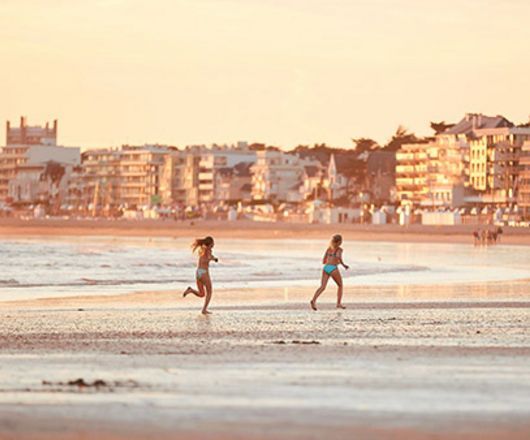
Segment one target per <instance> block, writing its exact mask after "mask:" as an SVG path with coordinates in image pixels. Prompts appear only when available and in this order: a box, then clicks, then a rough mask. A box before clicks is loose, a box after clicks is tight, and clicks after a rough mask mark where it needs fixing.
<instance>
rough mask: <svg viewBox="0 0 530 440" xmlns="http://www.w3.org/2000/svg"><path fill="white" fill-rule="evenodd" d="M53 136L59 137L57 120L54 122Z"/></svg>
mask: <svg viewBox="0 0 530 440" xmlns="http://www.w3.org/2000/svg"><path fill="white" fill-rule="evenodd" d="M53 134H54V135H55V136H57V119H54V120H53Z"/></svg>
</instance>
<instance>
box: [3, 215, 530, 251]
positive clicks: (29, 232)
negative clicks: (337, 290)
mask: <svg viewBox="0 0 530 440" xmlns="http://www.w3.org/2000/svg"><path fill="white" fill-rule="evenodd" d="M488 228H489V229H493V226H488V225H457V226H423V225H409V226H400V225H360V224H335V225H323V224H307V223H282V222H275V223H271V222H252V221H246V220H240V221H235V222H229V221H225V220H206V221H205V220H188V221H175V220H139V221H131V220H110V219H87V220H72V219H58V218H55V219H29V220H21V219H10V218H3V219H2V218H0V236H5V237H9V236H61V235H69V236H90V235H99V236H102V235H106V236H128V237H135V236H136V237H137V236H141V237H177V238H181V237H193V236H198V237H200V236H204V235H208V234H214V233H215V235H216V237H222V238H247V239H248V238H253V239H254V238H266V239H271V238H313V239H317V238H320V239H326V240H327V239H329V237H330V236H331V235H333V234H335V233H336V232H337V231H338V230H340V232H341V234H342V235H343V236H344V238H345V239H349V240H360V241H394V242H417V243H425V242H429V243H448V242H452V243H466V244H473V236H472V234H473V231H475V230H477V229H488ZM503 229H504V234H502V237H501V241H502V242H503V243H505V244H515V245H530V228H514V227H505V228H503Z"/></svg>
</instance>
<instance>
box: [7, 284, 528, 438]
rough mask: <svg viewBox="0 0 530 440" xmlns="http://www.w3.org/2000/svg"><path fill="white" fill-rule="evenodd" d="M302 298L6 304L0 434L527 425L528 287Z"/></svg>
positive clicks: (221, 433)
mask: <svg viewBox="0 0 530 440" xmlns="http://www.w3.org/2000/svg"><path fill="white" fill-rule="evenodd" d="M376 289H377V291H376ZM306 296H307V289H305V290H304V289H299V290H297V289H291V290H289V291H288V292H286V291H283V290H281V289H276V290H274V289H272V290H270V291H263V290H252V291H251V290H241V291H237V292H229V291H218V292H216V296H215V297H214V302H213V305H212V310H213V311H214V314H213V315H212V316H209V317H204V316H201V315H199V313H198V311H199V308H200V301H199V300H196V299H192V298H189V299H186V300H182V299H181V298H180V296H179V293H178V292H164V293H153V292H145V293H139V294H134V295H125V296H110V297H86V298H69V299H58V298H54V299H50V300H45V299H41V300H34V301H19V302H11V303H8V302H3V303H0V439H2V440H3V439H46V440H48V439H85V438H96V437H97V438H102V439H108V440H117V439H120V440H121V439H126V438H127V439H136V438H138V439H140V438H157V439H228V438H229V439H243V438H244V439H322V438H326V439H344V438H363V439H364V438H367V439H413V440H415V439H434V438H436V439H479V438H480V439H523V438H528V436H529V435H530V423H529V422H528V420H530V319H529V318H530V282H528V281H525V280H521V281H517V282H509V283H502V282H498V283H488V284H484V285H456V286H451V287H448V286H410V287H408V288H404V287H403V286H395V287H391V286H389V287H384V288H374V287H372V288H362V287H356V288H349V289H347V290H346V298H347V304H348V306H349V308H348V310H346V311H337V310H336V309H334V308H333V303H332V301H333V299H334V290H333V289H330V291H329V292H327V293H326V294H325V297H324V298H323V301H322V304H321V305H322V310H321V311H319V312H317V313H313V312H310V311H309V309H308V305H307V304H306V301H305V297H306ZM242 299H245V303H244V306H242V305H241V302H242ZM78 378H82V379H83V380H84V381H86V382H87V383H88V384H92V383H93V382H94V381H95V380H98V379H101V380H102V381H104V385H102V386H99V387H92V386H78V385H68V384H67V383H68V381H71V380H76V379H78Z"/></svg>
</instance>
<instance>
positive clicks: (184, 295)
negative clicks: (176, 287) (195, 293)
mask: <svg viewBox="0 0 530 440" xmlns="http://www.w3.org/2000/svg"><path fill="white" fill-rule="evenodd" d="M190 293H191V287H188V288H187V289H186V290H185V291H184V293H183V294H182V297H183V298H186V295H189V294H190Z"/></svg>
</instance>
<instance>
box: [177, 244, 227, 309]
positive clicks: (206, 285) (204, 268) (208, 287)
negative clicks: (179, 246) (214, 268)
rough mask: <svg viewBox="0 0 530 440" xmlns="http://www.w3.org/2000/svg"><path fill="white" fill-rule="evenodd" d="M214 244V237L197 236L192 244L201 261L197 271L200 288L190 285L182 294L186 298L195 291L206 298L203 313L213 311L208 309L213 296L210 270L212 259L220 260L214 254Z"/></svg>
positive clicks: (193, 250)
mask: <svg viewBox="0 0 530 440" xmlns="http://www.w3.org/2000/svg"><path fill="white" fill-rule="evenodd" d="M213 246H214V241H213V238H212V237H206V238H197V239H196V240H195V241H194V242H193V244H192V245H191V248H192V252H195V251H196V250H198V251H199V261H198V263H197V271H196V273H195V280H196V281H197V289H198V290H195V289H193V288H192V287H188V288H187V289H186V290H185V291H184V293H183V295H182V296H184V298H185V297H186V296H187V295H189V294H190V293H193V294H194V295H195V296H198V297H199V298H204V306H203V307H202V312H201V313H202V314H203V315H209V314H210V313H211V312H209V311H208V305H209V304H210V299H211V298H212V280H211V279H210V273H209V272H208V268H209V267H210V261H215V262H216V263H217V262H218V261H219V260H218V259H217V258H216V257H214V256H213V254H212V249H213Z"/></svg>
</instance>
